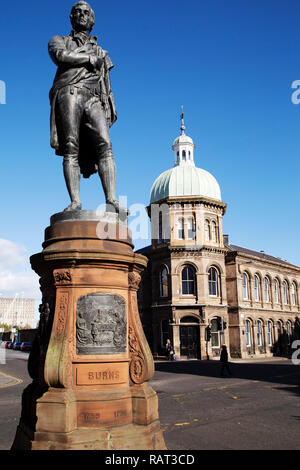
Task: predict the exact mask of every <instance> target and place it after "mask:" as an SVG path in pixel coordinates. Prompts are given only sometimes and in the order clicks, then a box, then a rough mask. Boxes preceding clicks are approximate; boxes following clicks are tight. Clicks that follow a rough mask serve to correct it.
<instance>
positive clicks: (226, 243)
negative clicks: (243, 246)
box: [223, 235, 229, 246]
mask: <svg viewBox="0 0 300 470" xmlns="http://www.w3.org/2000/svg"><path fill="white" fill-rule="evenodd" d="M223 243H224V245H225V246H228V245H229V235H223Z"/></svg>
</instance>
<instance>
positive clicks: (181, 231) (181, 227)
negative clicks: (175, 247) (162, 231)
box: [178, 219, 184, 240]
mask: <svg viewBox="0 0 300 470" xmlns="http://www.w3.org/2000/svg"><path fill="white" fill-rule="evenodd" d="M178 239H179V240H184V220H183V219H179V220H178Z"/></svg>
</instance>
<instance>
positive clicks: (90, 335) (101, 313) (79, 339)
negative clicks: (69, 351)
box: [76, 293, 127, 355]
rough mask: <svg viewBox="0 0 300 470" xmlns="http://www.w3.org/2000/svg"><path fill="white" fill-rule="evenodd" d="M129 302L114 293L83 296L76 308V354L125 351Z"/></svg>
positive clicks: (118, 352)
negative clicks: (127, 304) (126, 302)
mask: <svg viewBox="0 0 300 470" xmlns="http://www.w3.org/2000/svg"><path fill="white" fill-rule="evenodd" d="M126 343H127V341H126V304H125V300H124V299H123V297H120V296H119V295H115V294H107V293H95V294H88V295H84V296H82V297H80V298H79V299H78V301H77V311H76V350H77V354H84V355H85V354H120V353H125V352H126Z"/></svg>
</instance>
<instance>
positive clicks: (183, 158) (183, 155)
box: [182, 150, 186, 161]
mask: <svg viewBox="0 0 300 470" xmlns="http://www.w3.org/2000/svg"><path fill="white" fill-rule="evenodd" d="M182 160H183V161H186V153H185V150H183V151H182Z"/></svg>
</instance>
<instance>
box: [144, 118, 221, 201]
mask: <svg viewBox="0 0 300 470" xmlns="http://www.w3.org/2000/svg"><path fill="white" fill-rule="evenodd" d="M183 117H184V114H183V113H182V115H181V120H182V124H181V128H180V129H181V135H180V136H179V137H177V138H176V139H175V140H174V143H173V146H172V149H173V151H174V167H173V168H171V169H170V170H167V171H165V172H164V173H162V174H161V175H160V176H159V177H158V178H157V179H156V180H155V181H154V183H153V185H152V188H151V192H150V204H152V203H154V202H157V201H160V200H162V199H165V198H168V197H185V196H199V197H206V198H209V199H215V200H217V201H221V190H220V186H219V184H218V182H217V180H216V179H215V177H214V176H213V175H212V174H211V173H209V172H208V171H206V170H203V169H202V168H197V167H196V166H195V163H194V149H195V145H194V142H193V139H192V138H191V137H189V136H187V135H186V134H185V129H186V128H185V125H184V121H183Z"/></svg>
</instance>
